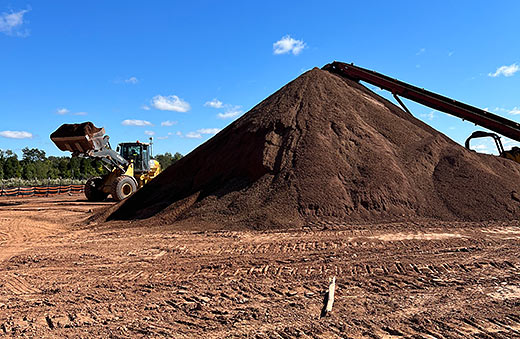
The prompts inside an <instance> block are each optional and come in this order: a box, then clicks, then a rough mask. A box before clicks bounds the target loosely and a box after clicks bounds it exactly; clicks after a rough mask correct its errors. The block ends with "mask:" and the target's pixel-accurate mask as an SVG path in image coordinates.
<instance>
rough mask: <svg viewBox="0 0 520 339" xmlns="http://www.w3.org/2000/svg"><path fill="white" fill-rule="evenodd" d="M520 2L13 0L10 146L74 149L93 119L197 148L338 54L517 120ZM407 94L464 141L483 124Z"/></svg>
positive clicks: (3, 125) (2, 103) (6, 95)
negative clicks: (62, 141) (72, 129)
mask: <svg viewBox="0 0 520 339" xmlns="http://www.w3.org/2000/svg"><path fill="white" fill-rule="evenodd" d="M518 13H520V2H517V1H500V2H491V1H435V2H432V1H380V2H377V1H376V2H366V4H365V3H364V2H360V1H357V2H355V3H349V2H347V1H328V2H317V1H148V2H144V1H142V2H138V1H89V2H79V1H17V0H15V1H5V0H1V1H0V116H1V117H2V119H1V120H0V149H4V150H5V149H12V150H15V151H16V152H18V153H20V150H21V149H22V148H23V147H25V146H28V147H31V148H32V147H37V148H40V149H43V150H45V151H46V152H47V154H48V155H65V153H62V152H60V151H59V150H58V149H57V148H56V147H55V146H54V144H53V143H52V142H51V141H50V139H49V134H50V133H51V132H52V131H54V130H55V129H56V128H57V127H58V126H60V125H61V124H62V123H73V122H83V121H92V122H94V123H95V124H96V125H97V126H104V127H105V129H106V131H107V133H108V134H109V135H110V136H111V141H112V144H116V143H118V142H122V141H133V140H141V141H143V140H147V139H148V137H149V135H152V134H153V136H154V138H155V152H156V153H164V152H172V153H174V152H181V153H182V154H186V153H188V152H189V151H191V150H192V149H194V148H195V147H197V146H198V145H200V144H201V143H203V142H204V141H206V140H207V139H209V138H210V137H211V136H212V135H213V134H214V133H215V132H217V131H218V130H219V129H222V128H223V127H225V126H226V125H228V124H229V123H231V122H232V121H233V120H234V119H236V118H237V117H239V116H240V115H241V114H243V113H244V112H246V111H248V110H249V109H250V108H252V107H253V106H254V105H256V104H257V103H259V102H260V101H261V100H263V99H264V98H266V97H267V96H269V95H270V94H271V93H273V92H274V91H276V90H277V89H279V88H280V87H281V86H283V85H284V84H286V83H287V82H289V81H290V80H292V79H294V78H295V77H297V76H298V75H300V74H301V73H302V72H304V71H306V70H309V69H311V68H313V67H322V66H323V65H325V64H327V63H329V62H331V61H333V60H339V61H344V62H354V63H355V64H357V65H360V66H362V67H365V68H369V69H373V70H376V71H379V72H381V73H384V74H387V75H389V76H392V77H395V78H398V79H400V80H403V81H406V82H409V83H411V84H414V85H416V86H419V87H424V88H426V89H429V90H432V91H434V92H438V93H440V94H444V95H446V96H449V97H452V98H454V99H457V100H459V101H463V102H466V103H469V104H471V105H474V106H477V107H480V108H487V109H489V110H490V111H493V112H495V113H497V114H500V115H502V116H504V117H506V118H509V119H513V120H516V121H519V120H520V115H519V114H520V96H519V95H518V92H519V89H520V71H518V69H519V65H520V44H519V43H518V41H519V34H520V28H519V26H518ZM501 67H502V68H501ZM497 70H501V71H498V73H497ZM378 93H379V94H382V95H384V96H386V97H388V98H390V96H388V94H386V93H382V92H378ZM392 101H393V99H392ZM406 103H407V105H408V106H409V108H410V109H411V111H412V112H413V113H414V115H415V116H416V117H418V118H419V119H422V120H424V121H425V122H427V123H428V124H431V125H432V126H433V127H435V128H436V129H438V130H440V131H442V132H444V133H445V134H447V135H448V136H450V137H451V138H453V139H454V140H456V141H457V142H460V143H462V142H463V141H464V140H465V138H466V137H467V136H468V135H469V134H470V133H471V132H472V131H473V130H475V129H477V128H476V127H475V126H473V125H472V124H470V123H468V122H462V121H460V120H459V119H456V118H454V117H451V116H448V115H446V114H444V113H439V112H432V111H431V110H430V109H428V108H426V107H423V106H420V105H416V104H414V103H410V102H408V101H407V102H406ZM506 142H507V141H506ZM477 144H478V145H479V146H478V148H479V149H480V150H481V151H484V152H490V151H492V150H493V148H492V145H491V143H489V142H484V141H478V142H475V145H477ZM508 145H511V143H508ZM506 148H507V147H506Z"/></svg>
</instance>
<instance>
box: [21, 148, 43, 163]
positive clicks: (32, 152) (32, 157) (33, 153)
mask: <svg viewBox="0 0 520 339" xmlns="http://www.w3.org/2000/svg"><path fill="white" fill-rule="evenodd" d="M22 153H23V156H22V161H29V162H36V161H44V160H45V159H46V157H45V151H43V150H39V149H37V148H31V149H29V147H25V148H24V149H22Z"/></svg>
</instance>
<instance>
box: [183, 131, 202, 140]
mask: <svg viewBox="0 0 520 339" xmlns="http://www.w3.org/2000/svg"><path fill="white" fill-rule="evenodd" d="M186 138H189V139H200V138H202V134H200V133H198V132H189V133H186Z"/></svg>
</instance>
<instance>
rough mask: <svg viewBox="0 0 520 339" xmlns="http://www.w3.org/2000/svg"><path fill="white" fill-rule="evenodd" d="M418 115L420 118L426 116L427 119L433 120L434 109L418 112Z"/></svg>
mask: <svg viewBox="0 0 520 339" xmlns="http://www.w3.org/2000/svg"><path fill="white" fill-rule="evenodd" d="M420 116H421V117H422V118H426V119H428V120H433V118H435V111H430V112H429V113H423V114H420Z"/></svg>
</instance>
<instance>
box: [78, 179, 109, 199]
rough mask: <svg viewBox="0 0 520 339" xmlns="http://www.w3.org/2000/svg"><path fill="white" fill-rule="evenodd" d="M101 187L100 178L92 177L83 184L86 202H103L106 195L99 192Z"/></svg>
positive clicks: (101, 180) (101, 181)
mask: <svg viewBox="0 0 520 339" xmlns="http://www.w3.org/2000/svg"><path fill="white" fill-rule="evenodd" d="M102 186H103V179H102V178H101V177H92V178H89V179H88V180H87V182H86V183H85V189H84V191H85V197H87V200H88V201H103V200H105V199H106V198H107V196H108V194H106V193H105V192H103V191H102V190H101V188H102Z"/></svg>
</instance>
